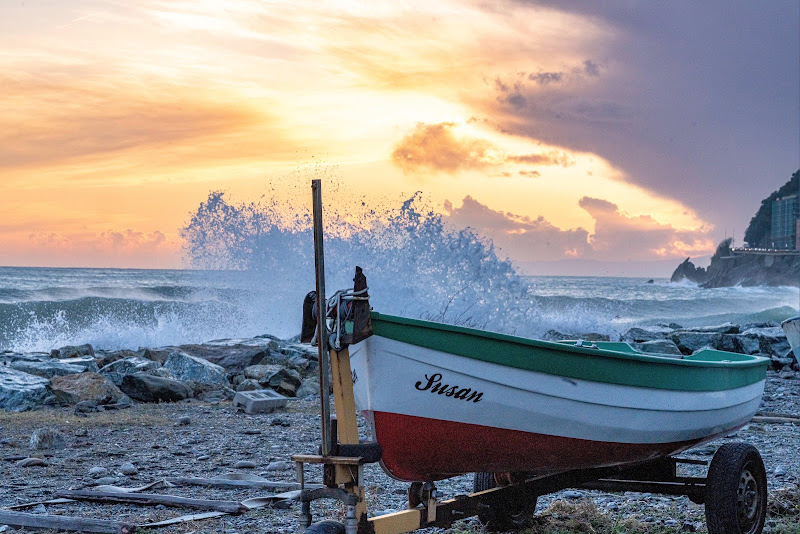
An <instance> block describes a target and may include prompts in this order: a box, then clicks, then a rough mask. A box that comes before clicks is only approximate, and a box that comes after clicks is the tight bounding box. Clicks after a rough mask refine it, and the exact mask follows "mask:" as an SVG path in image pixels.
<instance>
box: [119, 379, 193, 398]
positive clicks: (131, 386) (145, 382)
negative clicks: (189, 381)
mask: <svg viewBox="0 0 800 534" xmlns="http://www.w3.org/2000/svg"><path fill="white" fill-rule="evenodd" d="M120 389H122V391H123V392H125V394H127V395H128V396H129V397H131V398H133V399H136V400H138V401H141V402H178V401H181V400H183V399H188V398H189V397H191V396H192V395H193V392H192V388H190V387H189V386H187V385H186V384H184V383H183V382H179V381H177V380H172V379H171V378H164V377H161V376H153V375H149V374H147V373H135V374H132V375H125V376H124V377H123V378H122V385H121V386H120Z"/></svg>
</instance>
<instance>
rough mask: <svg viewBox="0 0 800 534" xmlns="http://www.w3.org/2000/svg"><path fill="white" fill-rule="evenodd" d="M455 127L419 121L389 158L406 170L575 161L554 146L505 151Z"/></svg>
mask: <svg viewBox="0 0 800 534" xmlns="http://www.w3.org/2000/svg"><path fill="white" fill-rule="evenodd" d="M457 130H458V125H457V124H456V123H453V122H441V123H436V124H425V123H418V124H417V125H416V127H415V128H414V129H413V130H412V131H411V132H410V133H408V134H407V135H406V136H405V137H403V139H402V140H401V141H400V142H399V143H398V144H397V145H396V146H395V147H394V149H393V150H392V154H391V160H392V162H393V163H394V164H395V165H397V166H398V167H400V168H401V169H403V171H404V172H407V173H409V172H415V171H418V170H422V169H428V170H435V171H440V172H446V173H456V172H459V171H464V170H479V169H485V168H487V167H498V166H503V165H506V164H530V165H558V166H561V167H569V166H571V165H574V164H575V160H574V159H573V158H572V157H571V156H570V155H569V154H567V153H566V152H561V151H557V150H551V151H549V152H541V153H529V154H509V153H504V152H502V151H501V150H500V149H499V148H498V147H496V146H495V145H493V144H492V143H491V142H489V141H487V140H486V139H483V138H480V137H475V136H470V135H457V133H456V132H457ZM530 173H531V174H529V176H534V175H535V176H538V175H540V174H539V172H538V171H530ZM534 173H535V174H534ZM501 174H502V175H503V176H510V175H511V174H510V173H509V172H508V171H506V172H502V173H501ZM523 175H524V174H523Z"/></svg>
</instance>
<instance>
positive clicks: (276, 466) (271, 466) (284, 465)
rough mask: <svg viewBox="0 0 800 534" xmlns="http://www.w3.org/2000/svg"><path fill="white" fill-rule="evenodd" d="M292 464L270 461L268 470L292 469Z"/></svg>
mask: <svg viewBox="0 0 800 534" xmlns="http://www.w3.org/2000/svg"><path fill="white" fill-rule="evenodd" d="M291 468H292V465H291V464H290V463H289V462H270V464H269V465H268V466H267V467H266V470H267V471H286V470H287V469H291Z"/></svg>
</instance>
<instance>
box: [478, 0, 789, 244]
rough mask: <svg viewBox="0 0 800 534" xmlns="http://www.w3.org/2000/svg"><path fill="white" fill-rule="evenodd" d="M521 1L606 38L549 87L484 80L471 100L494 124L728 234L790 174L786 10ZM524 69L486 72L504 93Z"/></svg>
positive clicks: (585, 49) (784, 6)
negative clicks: (592, 161) (590, 26)
mask: <svg viewBox="0 0 800 534" xmlns="http://www.w3.org/2000/svg"><path fill="white" fill-rule="evenodd" d="M519 3H520V4H524V5H536V6H539V7H548V8H552V9H555V10H558V11H559V12H562V13H565V14H570V15H573V16H577V17H579V19H581V20H585V21H592V22H593V23H594V24H596V25H598V26H601V27H607V28H608V29H609V32H608V34H607V35H606V37H607V38H605V39H603V40H601V41H597V42H595V43H592V44H588V45H586V44H585V46H582V47H580V48H579V53H581V54H582V55H583V57H584V59H583V60H582V61H581V62H579V63H578V62H573V63H568V65H574V66H570V67H565V68H563V69H552V68H549V69H542V71H541V72H542V73H544V72H563V73H564V77H563V78H562V79H561V80H559V81H558V82H557V83H555V82H551V83H541V82H543V81H546V80H549V78H548V77H537V76H536V75H534V76H533V78H532V79H529V78H530V75H528V77H525V78H524V79H523V81H526V82H527V83H521V84H518V85H517V91H516V93H515V97H514V99H511V98H509V94H511V93H510V91H509V92H502V91H499V90H497V88H496V87H495V86H494V85H491V86H488V87H487V92H486V95H485V97H484V101H483V102H482V103H481V102H477V98H473V99H471V100H470V102H471V103H473V104H474V105H475V107H476V108H477V109H480V110H481V112H482V113H483V114H484V115H486V116H489V117H492V118H493V119H495V120H496V122H498V123H499V124H500V126H499V128H500V129H502V130H504V131H509V132H512V133H514V134H517V135H524V136H528V137H530V138H532V139H535V140H537V141H541V142H544V143H548V144H551V145H557V146H561V147H564V148H566V149H569V150H572V151H577V152H588V153H593V154H597V155H598V156H600V157H602V158H603V159H605V160H607V161H609V162H610V164H611V165H613V166H614V167H615V168H616V169H618V170H620V171H621V172H620V175H619V178H620V179H624V180H626V181H628V182H629V183H632V184H635V185H637V186H639V187H641V188H643V189H645V190H648V191H651V192H653V193H654V194H655V195H658V196H662V197H665V198H670V199H674V200H677V201H679V202H681V203H683V204H685V205H687V206H689V207H690V208H692V209H694V210H695V211H697V212H698V213H703V214H704V217H705V218H706V219H707V220H710V221H713V222H714V223H715V225H716V226H717V227H718V228H722V227H727V228H728V229H729V230H730V229H732V228H735V229H736V230H737V233H740V232H741V231H742V230H744V228H746V226H747V223H748V221H749V218H750V217H751V216H752V214H753V212H754V211H755V209H756V208H757V207H758V205H757V203H758V199H761V198H764V197H765V196H766V195H767V194H768V193H769V192H770V191H772V190H774V189H775V188H777V187H778V186H780V185H781V184H782V183H784V182H785V180H786V179H787V178H788V176H789V175H790V174H791V173H792V172H793V171H794V170H796V169H797V146H798V128H797V116H798V113H799V112H800V108H799V104H800V100H798V98H797V87H798V83H799V81H798V74H799V73H800V71H798V69H797V68H796V66H797V64H798V61H800V47H798V44H797V38H796V37H797V35H798V20H800V17H799V15H800V14H799V13H798V3H797V2H778V3H775V4H771V5H770V8H769V9H767V10H765V9H763V8H762V6H761V5H760V4H754V3H751V4H748V3H738V4H737V8H736V9H721V7H722V6H723V4H722V3H721V2H695V3H690V4H685V3H679V2H678V3H676V2H662V3H659V4H658V5H651V4H649V3H647V4H645V3H626V2H623V3H614V2H581V1H575V0H520V2H519ZM786 43H790V45H787V44H786ZM525 64H526V61H525V58H517V65H518V68H516V69H514V68H508V69H507V70H506V71H505V73H502V72H500V73H498V71H489V72H487V73H486V76H488V77H490V78H492V79H494V78H497V79H499V80H500V81H501V83H502V84H503V85H504V86H506V87H508V88H509V90H510V89H511V88H512V87H514V86H515V83H517V82H518V81H519V76H518V74H517V73H518V72H519V71H521V70H524V65H525ZM528 72H530V70H529V71H528ZM533 72H534V74H536V71H533ZM510 73H513V74H510ZM523 102H524V103H525V104H524V105H521V103H523ZM481 112H479V111H475V113H476V114H479V113H481ZM720 184H725V185H724V186H722V187H721V186H720ZM712 197H713V198H714V199H715V201H714V202H709V201H708V199H709V198H712ZM720 237H721V236H720Z"/></svg>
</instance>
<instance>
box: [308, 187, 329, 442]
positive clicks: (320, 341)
mask: <svg viewBox="0 0 800 534" xmlns="http://www.w3.org/2000/svg"><path fill="white" fill-rule="evenodd" d="M311 192H312V196H313V199H314V265H315V266H316V268H317V350H318V351H319V358H318V359H319V399H320V404H321V405H322V410H321V411H322V455H323V456H328V454H329V453H330V444H331V440H330V435H331V406H330V400H329V398H328V390H329V387H330V386H329V383H328V329H327V328H326V326H325V313H326V311H327V310H326V309H325V308H326V303H325V255H324V252H323V250H322V237H323V232H322V185H321V183H320V181H319V180H312V181H311Z"/></svg>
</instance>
